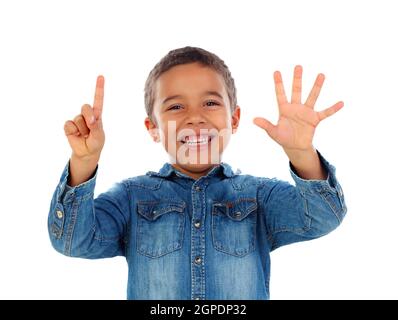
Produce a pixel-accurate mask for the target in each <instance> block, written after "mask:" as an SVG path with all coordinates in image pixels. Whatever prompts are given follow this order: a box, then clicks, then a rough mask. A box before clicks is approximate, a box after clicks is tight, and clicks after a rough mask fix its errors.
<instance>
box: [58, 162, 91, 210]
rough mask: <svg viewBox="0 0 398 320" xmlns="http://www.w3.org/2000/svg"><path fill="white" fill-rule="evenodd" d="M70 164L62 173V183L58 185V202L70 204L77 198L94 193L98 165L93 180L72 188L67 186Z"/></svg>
mask: <svg viewBox="0 0 398 320" xmlns="http://www.w3.org/2000/svg"><path fill="white" fill-rule="evenodd" d="M69 162H70V160H69V161H68V163H67V164H66V166H65V168H64V171H63V172H62V175H61V179H60V183H59V185H58V202H59V203H61V202H69V201H72V200H73V199H74V198H76V197H81V196H84V195H86V194H90V193H92V192H94V188H95V183H96V179H97V172H98V165H97V167H96V168H95V171H94V173H93V175H92V176H91V178H90V179H89V180H87V181H85V182H83V183H81V184H79V185H77V186H74V187H71V186H69V185H68V184H67V181H68V177H69Z"/></svg>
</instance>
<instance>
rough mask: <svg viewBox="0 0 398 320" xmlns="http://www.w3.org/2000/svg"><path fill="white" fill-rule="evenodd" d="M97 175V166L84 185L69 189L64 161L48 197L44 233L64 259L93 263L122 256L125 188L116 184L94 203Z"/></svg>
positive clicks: (126, 218) (127, 212)
mask: <svg viewBox="0 0 398 320" xmlns="http://www.w3.org/2000/svg"><path fill="white" fill-rule="evenodd" d="M97 172H98V166H97V168H96V170H95V172H94V174H93V176H92V177H91V178H90V179H89V180H88V181H86V182H84V183H81V184H79V185H77V186H75V187H70V186H68V185H67V180H68V176H69V161H68V163H67V165H66V166H65V169H64V170H63V172H62V175H61V179H60V181H59V184H58V185H57V187H56V189H55V191H54V194H53V196H52V200H51V205H50V211H49V215H48V232H49V236H50V240H51V243H52V245H53V247H54V248H55V249H56V250H57V251H58V252H60V253H62V254H64V255H67V256H73V257H81V258H89V259H97V258H107V257H114V256H118V255H124V254H125V243H126V241H125V235H126V228H127V223H128V220H129V217H130V209H129V205H128V204H129V201H128V200H129V199H128V197H129V195H128V192H127V187H126V185H125V184H124V183H123V182H120V183H116V184H114V185H113V186H112V188H110V189H109V190H108V191H107V192H105V193H102V194H100V195H99V196H98V197H97V198H96V199H94V189H95V183H96V178H97Z"/></svg>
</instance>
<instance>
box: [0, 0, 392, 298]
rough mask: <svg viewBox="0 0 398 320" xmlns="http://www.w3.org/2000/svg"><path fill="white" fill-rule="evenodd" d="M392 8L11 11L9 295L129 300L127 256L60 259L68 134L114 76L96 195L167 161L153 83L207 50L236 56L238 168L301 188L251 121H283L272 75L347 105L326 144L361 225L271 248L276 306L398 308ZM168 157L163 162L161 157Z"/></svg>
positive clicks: (230, 4) (4, 100)
mask: <svg viewBox="0 0 398 320" xmlns="http://www.w3.org/2000/svg"><path fill="white" fill-rule="evenodd" d="M395 5H396V4H395V2H394V1H380V0H378V1H341V0H334V1H329V2H326V1H277V2H276V1H273V2H272V3H271V2H269V3H266V2H265V1H245V2H244V3H243V1H231V0H229V1H204V0H202V1H174V0H168V1H145V2H144V1H140V2H138V1H137V2H133V1H99V0H95V1H71V0H68V1H43V0H36V1H2V2H1V3H0V119H1V124H0V139H1V140H0V144H1V157H0V161H1V163H0V164H1V165H0V179H1V180H0V182H1V184H0V188H1V198H0V255H1V258H0V259H1V262H0V298H2V299H12V298H22V299H43V298H46V299H61V298H62V299H125V297H126V282H127V266H126V262H125V260H124V259H123V258H114V259H105V260H96V261H90V260H82V259H73V258H67V257H64V256H62V255H60V254H58V253H57V252H56V251H55V250H53V249H52V247H51V244H50V241H49V239H48V232H47V214H48V210H49V206H50V200H51V196H52V193H53V191H54V189H55V187H56V185H57V183H58V180H59V177H60V175H61V172H62V169H63V168H64V166H65V164H66V162H67V160H68V157H69V155H70V148H69V145H68V143H67V140H66V138H65V136H64V132H63V125H64V122H65V121H66V120H68V119H72V118H73V117H74V116H75V115H77V114H78V113H80V107H81V105H82V104H84V103H92V100H93V95H94V86H95V79H96V76H97V75H98V74H103V75H104V76H105V79H106V88H105V95H106V97H105V105H104V114H103V118H104V126H105V132H106V136H107V139H106V144H105V148H104V150H103V155H102V158H101V162H100V171H99V176H98V180H97V188H96V194H98V193H100V192H103V191H106V190H107V189H108V188H109V187H110V186H111V185H112V184H113V183H114V182H117V181H119V180H121V179H123V178H126V177H129V176H135V175H139V174H143V173H145V172H146V171H148V170H158V169H159V168H160V166H161V165H162V164H163V162H164V161H166V160H167V158H166V156H165V153H164V152H163V150H162V148H161V146H160V145H156V144H154V143H152V141H151V139H150V138H149V136H148V134H147V133H146V130H145V127H144V122H143V120H144V117H145V112H144V104H143V88H144V82H145V80H146V77H147V75H148V73H149V71H150V70H151V68H152V67H153V66H154V65H155V63H156V62H158V61H159V60H160V58H161V57H163V56H164V55H165V54H167V52H168V51H169V50H172V49H175V48H178V47H182V46H186V45H192V46H200V47H203V48H205V49H207V50H210V51H212V52H214V53H216V54H217V55H219V56H220V57H221V58H222V59H224V60H225V62H226V63H227V65H228V66H229V67H230V69H231V72H232V75H233V77H234V78H235V81H236V85H237V88H238V102H239V105H240V106H241V108H242V120H241V126H240V128H239V131H238V133H237V134H236V135H235V136H234V139H232V142H231V144H230V147H229V150H227V153H226V154H225V158H224V161H226V162H229V163H231V165H232V166H233V167H234V168H240V169H241V170H242V171H243V173H250V174H254V175H257V176H268V177H278V178H280V179H284V180H289V181H291V178H290V176H289V172H288V163H287V158H286V156H285V155H284V153H283V150H282V149H281V148H280V147H279V146H278V145H277V144H276V143H274V142H273V141H272V140H271V139H270V138H269V137H268V136H267V135H266V133H265V132H264V131H262V130H261V129H259V128H258V127H255V126H254V125H253V124H252V118H253V117H254V116H264V117H267V118H269V119H270V120H272V121H275V120H276V119H277V107H276V101H275V96H274V88H273V82H272V73H273V71H275V70H280V71H281V72H282V75H283V76H284V80H285V82H286V87H287V88H286V91H287V92H288V93H289V94H290V87H291V82H290V81H291V78H292V71H293V68H294V65H295V64H302V65H303V68H304V75H303V76H304V79H303V85H304V94H306V93H308V92H309V90H310V88H311V86H312V84H313V81H314V79H315V77H316V74H317V73H318V72H323V73H325V74H326V82H325V85H324V89H323V91H322V93H321V96H320V98H319V100H318V103H317V105H316V108H317V109H318V110H320V109H323V108H325V107H328V106H330V105H332V104H333V103H335V102H337V101H339V100H343V101H344V102H345V107H344V108H343V109H342V110H341V111H339V112H338V113H337V114H336V115H334V116H333V117H331V118H329V119H327V120H325V121H324V122H322V123H321V124H320V126H319V127H318V130H317V133H316V137H315V146H316V147H317V148H318V149H319V150H320V151H321V152H322V153H323V154H324V155H325V157H326V158H327V159H328V160H329V161H330V162H331V163H333V164H334V165H335V166H336V168H337V176H338V178H339V180H340V182H341V185H342V186H343V188H344V191H345V195H346V201H347V206H348V214H347V217H346V219H345V221H344V223H343V224H342V225H341V227H339V228H338V229H337V230H336V231H334V232H333V233H331V234H330V235H328V236H326V237H324V238H321V239H318V240H315V241H310V242H305V243H299V244H294V245H290V246H286V247H283V248H281V249H278V250H276V251H275V252H273V253H272V255H271V256H272V275H271V298H272V299H310V298H311V299H381V298H388V299H390V298H395V299H396V298H398V293H397V289H396V288H397V287H398V273H397V270H398V258H397V254H398V253H397V250H396V244H397V240H398V233H397V232H396V230H397V225H398V210H397V209H398V208H397V207H398V206H397V188H396V180H397V172H396V163H397V161H396V160H397V156H396V155H397V153H396V150H395V149H396V147H397V142H396V140H397V137H398V134H397V129H396V128H397V119H396V117H397V114H398V113H397V107H398V105H397V89H396V88H397V71H398V62H397V61H398V58H397V57H398V50H397V46H396V30H398V20H397V19H396V10H394V8H396V6H395ZM160 154H162V155H163V156H160Z"/></svg>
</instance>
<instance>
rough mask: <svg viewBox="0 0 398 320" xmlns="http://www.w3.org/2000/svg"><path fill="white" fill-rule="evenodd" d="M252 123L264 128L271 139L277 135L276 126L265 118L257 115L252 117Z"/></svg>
mask: <svg viewBox="0 0 398 320" xmlns="http://www.w3.org/2000/svg"><path fill="white" fill-rule="evenodd" d="M253 123H254V124H255V125H256V126H258V127H260V128H262V129H264V130H265V131H266V132H267V133H268V135H269V136H270V137H271V139H273V140H275V139H276V137H277V129H276V126H274V125H273V124H272V123H271V122H269V121H268V120H267V119H265V118H259V117H257V118H254V119H253Z"/></svg>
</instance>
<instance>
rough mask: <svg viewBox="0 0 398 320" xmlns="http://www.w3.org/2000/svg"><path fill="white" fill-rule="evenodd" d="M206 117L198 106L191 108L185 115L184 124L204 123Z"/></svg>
mask: <svg viewBox="0 0 398 320" xmlns="http://www.w3.org/2000/svg"><path fill="white" fill-rule="evenodd" d="M205 123H206V119H205V117H204V115H203V113H202V112H201V110H200V108H192V109H191V110H190V111H189V112H188V113H187V117H186V124H187V125H193V126H195V125H199V124H205Z"/></svg>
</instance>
